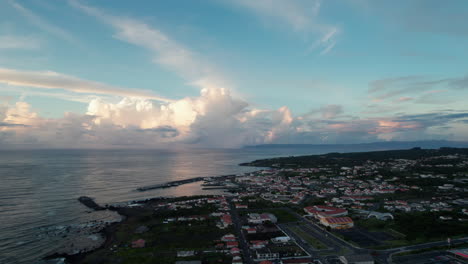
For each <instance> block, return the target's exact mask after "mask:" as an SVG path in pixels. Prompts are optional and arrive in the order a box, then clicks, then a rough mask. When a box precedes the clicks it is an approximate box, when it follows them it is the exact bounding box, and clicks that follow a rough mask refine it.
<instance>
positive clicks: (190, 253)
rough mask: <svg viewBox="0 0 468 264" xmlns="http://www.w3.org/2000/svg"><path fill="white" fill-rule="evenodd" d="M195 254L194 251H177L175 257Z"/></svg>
mask: <svg viewBox="0 0 468 264" xmlns="http://www.w3.org/2000/svg"><path fill="white" fill-rule="evenodd" d="M192 256H195V251H193V250H188V251H177V257H192Z"/></svg>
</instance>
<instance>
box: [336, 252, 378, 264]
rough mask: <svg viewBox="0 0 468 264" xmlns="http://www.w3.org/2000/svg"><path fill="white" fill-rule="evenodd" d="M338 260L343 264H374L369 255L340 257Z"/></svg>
mask: <svg viewBox="0 0 468 264" xmlns="http://www.w3.org/2000/svg"><path fill="white" fill-rule="evenodd" d="M340 260H341V262H343V263H344V264H374V258H372V256H371V255H369V254H360V255H350V256H341V257H340Z"/></svg>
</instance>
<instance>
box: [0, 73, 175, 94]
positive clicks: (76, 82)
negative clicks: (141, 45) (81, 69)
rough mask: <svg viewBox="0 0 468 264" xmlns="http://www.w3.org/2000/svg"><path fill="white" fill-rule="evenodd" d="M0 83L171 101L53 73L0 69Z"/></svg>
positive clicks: (139, 91) (140, 92)
mask: <svg viewBox="0 0 468 264" xmlns="http://www.w3.org/2000/svg"><path fill="white" fill-rule="evenodd" d="M0 83H6V84H8V85H13V86H27V87H34V88H40V89H63V90H67V91H71V92H75V93H87V94H105V95H117V96H123V97H142V98H149V99H152V100H158V101H163V102H170V101H172V100H170V99H167V98H164V97H161V96H157V95H155V94H154V93H152V92H149V91H142V90H129V89H124V88H120V87H115V86H110V85H107V84H103V83H99V82H94V81H88V80H83V79H80V78H77V77H74V76H70V75H65V74H61V73H57V72H53V71H20V70H15V69H6V68H0Z"/></svg>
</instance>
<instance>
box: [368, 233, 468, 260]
mask: <svg viewBox="0 0 468 264" xmlns="http://www.w3.org/2000/svg"><path fill="white" fill-rule="evenodd" d="M465 242H468V237H463V238H459V239H452V245H453V244H458V243H465ZM446 245H447V241H437V242H429V243H424V244H418V245H413V246H406V247H398V248H391V249H386V250H376V252H377V253H378V255H377V256H376V257H375V258H376V259H378V260H380V261H381V262H382V263H393V262H392V256H393V254H395V253H398V252H405V251H411V250H418V249H426V248H432V247H439V246H446Z"/></svg>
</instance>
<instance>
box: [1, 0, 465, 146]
mask: <svg viewBox="0 0 468 264" xmlns="http://www.w3.org/2000/svg"><path fill="white" fill-rule="evenodd" d="M467 23H468V3H467V2H466V1H463V0H460V1H456V0H453V1H449V2H445V1H444V2H442V1H435V0H434V1H432V0H428V1H424V0H414V1H371V0H343V1H338V0H329V1H326V0H304V1H301V0H297V1H294V0H291V1H286V0H258V1H249V0H203V1H202V0H197V1H139V2H138V3H134V2H129V1H118V0H117V1H85V0H69V1H39V0H29V1H26V0H25V1H19V0H7V1H2V2H1V3H0V106H1V108H0V124H1V126H0V144H5V145H8V146H41V147H44V146H50V147H69V146H70V145H72V143H73V144H74V143H76V146H77V147H89V146H90V145H92V146H96V144H97V143H96V142H99V144H98V145H99V146H102V147H107V146H114V145H119V144H121V142H122V140H123V141H124V142H126V143H125V144H128V145H129V146H140V145H141V144H143V145H146V144H147V142H151V144H149V145H150V146H154V147H168V146H169V147H170V146H174V145H184V146H210V147H238V146H243V145H249V144H261V143H324V144H326V143H356V142H370V141H381V140H414V139H448V140H463V141H466V140H468V137H467V136H466V135H467V134H468V133H467V132H468V127H467V124H468V121H467V117H468V109H467V107H466V102H465V100H466V99H465V98H467V95H468V77H467V76H468V67H467V66H468V65H467V61H468V50H467V49H466V47H467V46H468V29H467V28H466V26H465V25H467ZM465 113H467V115H466V116H465ZM57 135H60V137H58V138H57V137H56V136H57Z"/></svg>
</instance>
